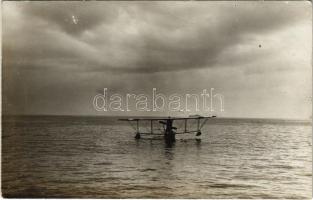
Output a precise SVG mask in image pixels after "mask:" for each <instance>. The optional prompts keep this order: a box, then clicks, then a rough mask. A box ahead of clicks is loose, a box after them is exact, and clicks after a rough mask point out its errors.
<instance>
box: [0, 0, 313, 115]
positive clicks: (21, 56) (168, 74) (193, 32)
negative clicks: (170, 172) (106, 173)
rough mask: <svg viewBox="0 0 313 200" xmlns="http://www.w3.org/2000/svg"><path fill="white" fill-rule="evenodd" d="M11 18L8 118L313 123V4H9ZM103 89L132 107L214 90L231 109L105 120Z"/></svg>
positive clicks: (6, 64)
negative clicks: (139, 99)
mask: <svg viewBox="0 0 313 200" xmlns="http://www.w3.org/2000/svg"><path fill="white" fill-rule="evenodd" d="M2 12H3V14H2V20H3V26H2V32H3V41H2V45H3V50H2V54H3V55H2V70H3V71H2V80H3V82H2V83H3V87H2V102H3V108H2V110H3V113H4V114H45V115H50V114H51V115H125V116H130V115H140V116H144V115H189V114H201V115H210V114H217V115H219V116H222V117H243V118H245V117H252V118H297V119H308V118H310V117H311V116H312V68H311V66H312V4H311V3H310V2H308V1H296V2H287V1H286V2H284V1H279V2H271V1H266V2H264V1H251V2H249V1H244V2H237V1H233V2H230V1H228V2H195V1H181V2H157V1H154V2H144V1H139V2H136V1H135V2H126V1H121V2H112V1H107V2H95V1H91V2H90V1H88V2H77V1H76V2H12V1H5V2H3V3H2ZM104 88H107V94H106V95H107V96H108V97H110V95H112V94H120V95H121V97H122V100H123V101H122V102H123V103H122V104H123V105H125V99H126V94H129V93H130V94H146V95H147V96H149V97H151V96H152V90H153V88H156V90H157V92H159V93H162V94H164V95H165V96H166V97H168V96H170V95H171V94H179V95H181V96H183V97H184V95H185V94H200V93H201V92H202V91H203V90H204V89H206V90H208V91H210V90H211V88H214V92H215V93H218V94H221V95H223V103H224V109H223V111H221V110H220V109H219V107H218V106H219V105H217V104H218V102H217V101H215V102H214V103H215V105H216V106H217V107H216V109H215V111H214V112H207V111H205V110H203V109H200V111H196V110H195V109H194V107H193V106H191V111H190V112H185V111H184V112H172V113H171V112H169V111H166V110H165V111H164V112H153V111H150V112H147V111H145V112H139V111H136V110H135V109H131V110H130V111H128V112H126V111H110V110H108V111H103V110H102V111H97V110H96V109H95V107H94V105H93V102H94V98H95V96H96V95H97V94H101V93H102V94H103V93H104V91H103V90H104ZM124 97H125V98H124ZM151 102H152V101H149V105H151ZM109 103H110V102H109V100H107V106H108V104H109ZM135 103H136V101H135V100H132V101H131V102H130V104H131V106H134V104H135Z"/></svg>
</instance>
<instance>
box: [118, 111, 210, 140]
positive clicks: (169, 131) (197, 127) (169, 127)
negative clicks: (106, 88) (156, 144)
mask: <svg viewBox="0 0 313 200" xmlns="http://www.w3.org/2000/svg"><path fill="white" fill-rule="evenodd" d="M215 117H216V116H215V115H213V116H210V117H204V116H200V115H194V116H189V117H167V118H166V117H165V118H124V119H119V120H120V121H126V122H128V123H129V124H130V125H131V127H132V128H133V129H134V130H135V139H140V138H141V137H142V135H152V136H155V135H163V137H164V140H165V141H166V142H167V143H173V142H175V140H176V138H175V135H177V134H188V133H189V134H190V133H191V134H192V133H195V134H196V136H200V135H201V128H202V127H203V126H204V125H205V124H206V122H207V121H208V120H209V119H210V118H215ZM174 123H176V124H179V123H180V124H181V125H182V126H181V127H175V126H174ZM160 125H161V127H160ZM143 129H145V131H141V130H143Z"/></svg>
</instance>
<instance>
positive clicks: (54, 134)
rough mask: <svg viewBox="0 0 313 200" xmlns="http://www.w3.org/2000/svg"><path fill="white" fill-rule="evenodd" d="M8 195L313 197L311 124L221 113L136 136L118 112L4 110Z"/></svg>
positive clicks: (4, 180) (4, 172) (5, 193)
mask: <svg viewBox="0 0 313 200" xmlns="http://www.w3.org/2000/svg"><path fill="white" fill-rule="evenodd" d="M2 120H3V122H2V125H3V127H2V194H3V196H4V197H84V198H86V197H91V198H292V199H295V198H300V199H303V198H311V196H312V195H311V187H312V165H311V160H312V156H311V153H312V151H311V145H312V142H311V141H312V139H311V132H312V128H311V124H310V123H305V122H302V121H284V120H252V119H214V120H211V121H209V122H208V123H207V125H206V126H205V127H204V128H203V131H202V136H201V137H200V138H201V141H200V140H195V138H196V137H195V136H194V135H188V136H181V135H180V136H177V142H176V143H175V144H174V145H173V146H171V147H169V146H167V145H166V144H165V143H164V141H163V140H158V139H153V140H152V139H142V140H134V138H133V136H134V134H133V133H132V132H133V130H132V129H131V128H130V127H129V126H128V124H127V123H124V122H118V121H117V120H116V118H104V117H49V116H37V117H34V116H33V117H30V116H29V117H12V116H11V117H6V116H4V117H3V119H2Z"/></svg>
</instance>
